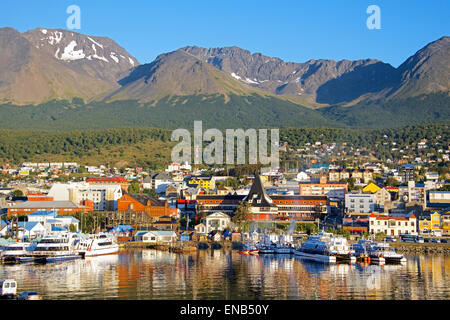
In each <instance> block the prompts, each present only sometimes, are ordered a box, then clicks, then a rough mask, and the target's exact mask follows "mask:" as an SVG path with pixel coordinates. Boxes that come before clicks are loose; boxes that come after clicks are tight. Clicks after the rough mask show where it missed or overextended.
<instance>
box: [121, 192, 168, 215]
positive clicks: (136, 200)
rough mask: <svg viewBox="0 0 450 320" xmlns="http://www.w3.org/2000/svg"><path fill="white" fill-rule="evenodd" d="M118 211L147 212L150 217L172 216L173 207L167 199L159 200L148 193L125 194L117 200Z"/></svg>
mask: <svg viewBox="0 0 450 320" xmlns="http://www.w3.org/2000/svg"><path fill="white" fill-rule="evenodd" d="M117 211H119V212H129V211H133V212H145V213H146V214H147V215H148V216H149V217H154V218H158V217H163V216H170V215H171V214H172V211H173V210H172V209H171V208H170V207H169V203H168V202H167V201H159V200H158V199H155V198H153V197H151V196H148V195H131V194H124V195H123V196H122V198H120V199H119V200H118V201H117Z"/></svg>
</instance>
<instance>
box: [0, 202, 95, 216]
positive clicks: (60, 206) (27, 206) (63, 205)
mask: <svg viewBox="0 0 450 320" xmlns="http://www.w3.org/2000/svg"><path fill="white" fill-rule="evenodd" d="M7 210H8V216H10V215H12V214H14V215H16V214H17V215H28V214H30V213H33V212H36V211H41V210H56V212H57V213H58V215H61V216H62V215H71V214H75V213H80V212H81V213H86V212H90V211H92V210H93V206H84V205H79V204H76V203H75V202H72V201H26V202H22V203H18V204H15V205H13V206H11V207H8V209H7Z"/></svg>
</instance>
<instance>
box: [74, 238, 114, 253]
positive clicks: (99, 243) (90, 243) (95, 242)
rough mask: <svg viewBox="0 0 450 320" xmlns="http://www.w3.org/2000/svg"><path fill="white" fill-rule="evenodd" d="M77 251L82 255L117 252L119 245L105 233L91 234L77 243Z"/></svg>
mask: <svg viewBox="0 0 450 320" xmlns="http://www.w3.org/2000/svg"><path fill="white" fill-rule="evenodd" d="M77 250H78V253H79V254H80V255H81V256H82V257H94V256H101V255H107V254H116V253H118V252H119V245H118V244H117V243H116V242H115V241H114V238H113V237H111V236H110V235H108V234H106V233H99V234H94V235H91V236H90V237H89V238H87V239H83V240H81V241H80V242H79V243H78V246H77Z"/></svg>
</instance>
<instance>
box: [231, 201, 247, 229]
mask: <svg viewBox="0 0 450 320" xmlns="http://www.w3.org/2000/svg"><path fill="white" fill-rule="evenodd" d="M251 219H252V217H251V211H250V204H249V203H248V202H244V201H243V202H241V203H240V204H239V205H238V206H237V208H236V210H235V211H234V215H233V219H232V220H233V223H234V224H236V225H237V226H238V228H239V232H242V231H248V229H249V224H250V221H251Z"/></svg>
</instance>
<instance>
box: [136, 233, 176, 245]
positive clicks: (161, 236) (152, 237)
mask: <svg viewBox="0 0 450 320" xmlns="http://www.w3.org/2000/svg"><path fill="white" fill-rule="evenodd" d="M140 237H141V238H142V241H143V242H149V243H156V242H169V243H170V242H175V241H177V234H176V233H175V231H159V230H155V231H149V232H147V233H144V234H143V235H141V236H140Z"/></svg>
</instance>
